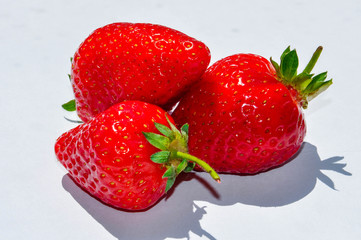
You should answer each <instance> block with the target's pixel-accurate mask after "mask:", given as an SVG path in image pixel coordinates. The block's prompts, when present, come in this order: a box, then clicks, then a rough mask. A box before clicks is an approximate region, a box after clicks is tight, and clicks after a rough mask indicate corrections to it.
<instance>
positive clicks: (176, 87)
mask: <svg viewBox="0 0 361 240" xmlns="http://www.w3.org/2000/svg"><path fill="white" fill-rule="evenodd" d="M209 61H210V51H209V49H208V47H207V46H206V45H205V44H204V43H202V42H200V41H198V40H196V39H194V38H191V37H189V36H187V35H185V34H183V33H181V32H179V31H176V30H174V29H171V28H168V27H164V26H160V25H154V24H148V23H113V24H109V25H106V26H104V27H101V28H99V29H97V30H95V31H94V32H93V33H92V34H91V35H90V36H88V37H87V38H86V39H85V40H84V42H83V43H82V44H81V45H80V46H79V48H78V50H77V51H76V53H75V55H74V58H73V62H72V72H71V82H72V86H73V90H74V94H75V100H76V106H77V112H78V115H79V117H80V118H81V119H82V120H83V121H84V122H87V121H89V120H90V119H91V118H93V117H94V116H96V115H97V114H98V113H100V112H102V111H104V110H106V109H107V108H109V107H110V106H112V105H114V104H116V103H118V102H121V101H123V100H140V101H144V102H149V103H152V104H155V105H158V106H161V107H163V108H164V109H166V110H169V109H171V107H172V106H173V105H174V104H175V103H176V102H178V100H179V99H180V98H181V96H182V95H183V93H184V92H185V91H187V90H188V89H189V87H190V86H191V85H192V84H194V83H195V82H197V81H198V80H199V79H200V77H201V75H202V74H203V73H204V71H205V70H206V69H207V66H208V64H209Z"/></svg>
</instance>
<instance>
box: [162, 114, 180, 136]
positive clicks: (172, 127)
mask: <svg viewBox="0 0 361 240" xmlns="http://www.w3.org/2000/svg"><path fill="white" fill-rule="evenodd" d="M165 117H166V119H167V122H168V124H169V126H170V129H171V130H172V131H173V132H174V133H179V134H180V131H179V130H178V128H177V127H176V126H174V124H173V123H172V122H171V121H170V120H169V118H168V116H167V115H165Z"/></svg>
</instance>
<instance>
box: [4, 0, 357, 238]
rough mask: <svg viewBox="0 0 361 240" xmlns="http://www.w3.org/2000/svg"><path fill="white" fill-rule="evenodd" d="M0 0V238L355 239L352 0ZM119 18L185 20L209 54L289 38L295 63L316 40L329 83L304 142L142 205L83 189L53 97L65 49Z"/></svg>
mask: <svg viewBox="0 0 361 240" xmlns="http://www.w3.org/2000/svg"><path fill="white" fill-rule="evenodd" d="M0 5H1V8H0V69H1V74H0V83H1V84H0V109H1V113H0V123H1V125H0V136H1V138H0V154H1V155H0V158H1V161H0V193H1V197H0V236H1V237H0V238H1V239H5V240H15V239H16V240H19V239H27V240H31V239H52V240H57V239H74V240H76V239H87V240H93V239H97V240H98V239H127V240H132V239H151V240H152V239H187V238H189V239H221V240H223V239H227V240H228V239H231V240H232V239H248V240H249V239H302V240H303V239H347V240H356V239H361V227H360V226H361V225H360V222H361V140H360V133H361V129H360V118H361V110H360V100H361V97H360V92H361V81H360V79H359V78H360V76H359V71H360V67H361V60H360V59H361V58H360V54H361V33H360V26H361V15H360V13H361V2H360V1H358V0H354V1H347V0H345V1H335V0H333V1H332V0H331V1H329V0H323V1H321V0H312V1H301V0H299V1H291V0H284V1H276V0H275V1H266V0H253V1H236V0H234V1H226V0H223V1H210V0H201V1H194V0H183V1H146V0H144V1H135V0H131V1H116V0H112V1H74V0H66V1H45V0H32V1H25V0H17V1H10V0H8V1H6V0H0ZM115 21H129V22H152V23H159V24H163V25H166V26H169V27H173V28H175V29H178V30H181V31H183V32H185V33H186V34H188V35H190V36H193V37H196V38H197V39H199V40H202V41H203V42H205V43H206V44H207V45H208V46H209V48H210V49H211V52H212V62H214V61H216V60H218V59H220V58H222V57H226V56H228V55H230V54H234V53H239V52H252V53H257V54H260V55H263V56H265V57H267V58H268V57H270V56H274V58H277V59H278V57H279V55H280V54H281V52H282V51H283V50H284V48H286V47H287V46H288V45H291V46H292V47H295V48H296V49H297V51H298V53H299V57H300V62H301V67H304V66H305V64H306V62H307V61H308V60H309V58H310V57H311V54H312V53H313V51H314V50H315V49H316V47H317V46H318V45H323V46H324V51H323V53H322V55H321V58H320V60H319V62H318V64H317V65H316V67H315V72H321V71H324V70H328V71H329V76H330V77H332V78H333V79H334V84H333V86H331V88H330V89H329V90H328V91H327V92H326V93H324V94H322V95H320V96H319V97H318V98H317V99H315V100H314V101H313V102H311V103H310V107H309V109H308V110H307V111H306V120H307V125H308V133H307V137H306V144H305V146H304V148H303V150H302V151H301V153H300V154H299V155H298V156H297V158H296V159H294V160H293V161H292V162H290V163H289V164H287V165H285V166H283V167H282V168H279V169H275V170H273V171H270V172H267V173H263V174H260V175H256V176H249V177H240V176H232V175H222V176H221V177H222V180H223V181H222V184H221V185H217V184H216V183H213V182H212V181H211V180H210V178H209V177H208V176H206V175H204V174H197V175H190V176H189V177H188V179H184V181H183V182H181V183H179V184H178V185H177V186H176V188H175V189H174V191H173V193H172V194H171V195H170V196H169V197H168V198H167V199H163V200H162V201H161V202H160V203H159V204H158V205H157V206H155V207H154V208H152V209H150V210H149V211H147V212H142V213H127V212H122V211H117V210H114V209H112V208H109V207H107V206H104V205H102V204H101V203H99V202H98V201H96V200H94V199H93V198H91V197H89V196H88V195H87V194H85V193H84V192H83V191H81V190H80V189H79V188H78V187H77V186H75V185H74V183H73V182H71V181H70V179H69V178H68V177H67V176H66V172H65V170H64V169H63V168H62V166H61V165H60V164H59V163H57V161H56V159H55V155H54V152H53V145H54V142H55V139H56V138H57V137H58V136H59V135H60V134H61V133H62V132H64V131H66V130H68V129H70V128H72V127H74V126H75V124H73V123H70V122H67V121H66V120H64V116H69V114H67V113H65V112H64V111H62V109H61V108H60V105H61V104H62V103H64V102H65V101H67V100H69V99H71V98H72V91H71V88H70V84H69V82H68V79H67V74H68V73H69V69H70V62H69V58H70V57H71V56H72V55H73V53H74V51H75V50H76V48H77V47H78V45H79V44H80V42H81V41H82V40H83V39H84V38H85V37H86V36H87V35H88V34H89V33H90V32H91V31H93V30H94V29H95V28H97V27H100V26H103V25H105V24H108V23H111V22H115ZM70 116H71V115H70ZM205 186H208V187H205ZM333 188H334V189H333ZM196 206H198V210H196V209H197V208H196Z"/></svg>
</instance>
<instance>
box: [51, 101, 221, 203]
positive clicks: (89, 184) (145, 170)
mask: <svg viewBox="0 0 361 240" xmlns="http://www.w3.org/2000/svg"><path fill="white" fill-rule="evenodd" d="M164 124H170V127H171V129H170V128H168V127H166V126H165V125H164ZM157 129H158V130H159V131H160V132H161V133H163V134H165V135H166V136H163V135H160V134H155V133H152V132H154V131H156V130H157ZM143 131H146V132H143ZM148 131H150V132H148ZM187 133H188V128H187V125H184V126H183V127H182V129H181V131H179V130H177V129H176V128H175V126H174V125H173V119H172V118H171V117H169V120H168V117H167V115H166V112H165V111H164V110H162V109H161V108H160V107H158V106H155V105H152V104H148V103H144V102H139V101H128V102H123V103H119V104H116V105H114V106H112V107H111V108H109V109H108V110H106V111H104V112H103V113H101V114H99V115H98V116H97V117H95V118H93V119H92V120H90V121H89V122H88V123H84V124H81V125H79V126H77V127H76V128H74V129H72V130H70V131H68V132H66V133H64V134H63V135H62V136H60V137H59V138H58V139H57V141H56V144H55V153H56V156H57V158H58V160H59V161H60V162H61V163H62V164H63V165H64V167H65V168H66V169H67V170H68V171H69V174H70V176H71V177H72V178H73V179H74V181H75V182H76V183H78V184H79V185H80V186H81V187H82V188H84V189H85V190H86V191H88V192H89V193H90V194H91V195H92V196H94V197H96V198H98V199H99V200H101V201H103V202H104V203H106V204H109V205H111V206H113V207H116V208H122V209H127V210H144V209H147V208H149V207H150V206H152V205H154V204H155V203H156V202H157V201H158V200H159V199H160V198H161V197H162V196H163V195H164V194H165V192H166V191H168V190H169V188H171V186H172V185H173V183H174V181H175V178H176V176H177V175H178V174H179V173H181V172H182V171H185V172H187V171H190V170H192V169H193V167H194V163H198V164H200V165H201V166H202V167H203V168H204V169H205V170H206V171H208V172H210V173H211V175H212V177H213V178H214V179H216V180H219V177H218V175H217V173H215V172H214V171H213V169H211V168H210V167H209V165H207V164H206V163H205V162H203V161H202V160H200V159H197V158H194V157H192V156H190V155H189V154H187V152H188V148H187V139H188V135H187ZM152 145H153V146H152ZM157 148H159V149H161V150H162V151H160V152H158V150H157ZM186 159H190V160H191V162H189V161H188V160H186Z"/></svg>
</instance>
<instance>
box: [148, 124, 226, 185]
mask: <svg viewBox="0 0 361 240" xmlns="http://www.w3.org/2000/svg"><path fill="white" fill-rule="evenodd" d="M167 121H168V124H169V126H170V127H167V126H165V125H162V124H160V123H154V125H155V127H156V128H157V130H158V131H159V132H160V133H161V134H157V133H152V132H143V135H144V136H145V138H146V139H147V140H148V142H149V143H150V144H152V145H153V146H154V147H156V148H158V149H160V150H161V151H159V152H156V153H154V154H153V155H152V156H151V157H150V159H151V160H152V161H153V162H155V163H158V164H163V165H164V166H165V167H166V168H167V170H166V171H165V173H164V175H163V178H167V184H166V189H165V191H166V192H167V191H168V190H169V189H170V188H171V187H172V186H173V184H174V182H175V179H176V177H177V176H178V175H179V174H180V173H181V172H190V171H192V170H193V168H194V167H195V164H198V165H199V166H200V167H202V168H203V169H204V170H205V171H206V172H208V173H209V174H210V175H211V177H212V178H213V179H214V180H216V181H217V182H220V177H219V176H218V174H217V173H216V171H214V169H213V168H212V167H211V166H209V165H208V164H207V163H206V162H204V161H203V160H201V159H199V158H197V157H194V156H192V155H190V154H188V124H184V125H183V126H182V127H181V129H180V130H178V129H177V128H176V127H175V126H174V124H173V123H171V122H170V121H169V119H168V118H167Z"/></svg>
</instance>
